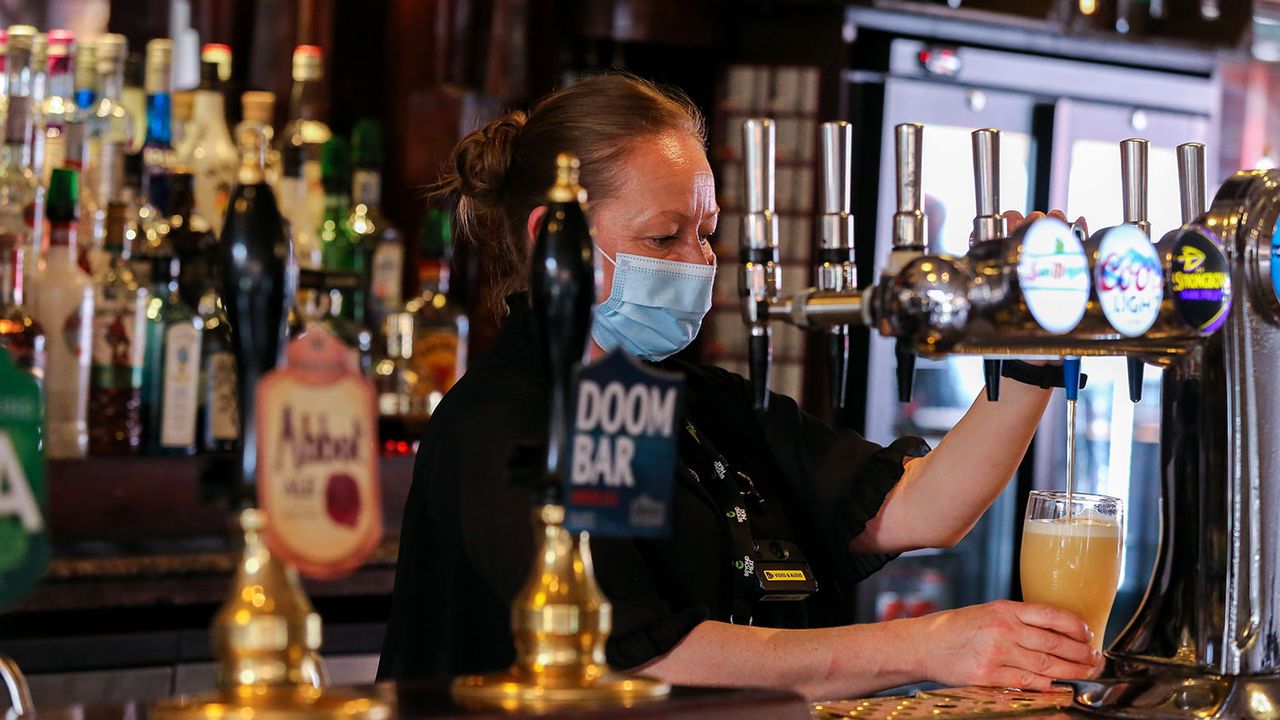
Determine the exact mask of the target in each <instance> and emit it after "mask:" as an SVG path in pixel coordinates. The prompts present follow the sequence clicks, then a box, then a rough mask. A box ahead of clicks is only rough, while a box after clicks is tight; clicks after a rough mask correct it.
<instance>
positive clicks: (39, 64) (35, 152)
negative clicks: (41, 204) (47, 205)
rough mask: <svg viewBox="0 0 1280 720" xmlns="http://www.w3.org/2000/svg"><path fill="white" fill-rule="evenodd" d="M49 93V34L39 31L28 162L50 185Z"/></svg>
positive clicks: (35, 45) (34, 41) (33, 54)
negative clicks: (46, 124) (47, 161)
mask: <svg viewBox="0 0 1280 720" xmlns="http://www.w3.org/2000/svg"><path fill="white" fill-rule="evenodd" d="M48 94H49V36H48V35H47V34H45V33H42V32H37V33H36V35H35V37H34V38H33V39H32V41H31V144H30V145H28V146H27V153H28V154H27V157H26V160H27V164H28V165H30V166H31V171H32V172H34V173H35V174H36V177H37V178H39V179H40V180H41V182H40V186H41V187H46V186H47V185H48V180H47V179H45V178H47V175H46V173H45V168H44V101H45V98H46V97H48Z"/></svg>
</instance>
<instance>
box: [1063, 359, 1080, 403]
mask: <svg viewBox="0 0 1280 720" xmlns="http://www.w3.org/2000/svg"><path fill="white" fill-rule="evenodd" d="M1062 388H1063V390H1064V391H1065V392H1066V395H1067V399H1068V400H1078V399H1079V398H1080V358H1078V357H1068V358H1063V359H1062Z"/></svg>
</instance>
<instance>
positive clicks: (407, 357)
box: [374, 207, 470, 439]
mask: <svg viewBox="0 0 1280 720" xmlns="http://www.w3.org/2000/svg"><path fill="white" fill-rule="evenodd" d="M452 235H453V228H452V221H451V220H450V216H449V213H448V211H447V210H446V209H445V208H441V207H431V208H429V209H428V210H427V214H426V217H425V219H424V223H423V229H422V235H421V236H420V244H419V250H420V252H419V262H418V280H419V287H420V292H419V294H418V296H417V297H414V298H413V299H412V300H410V301H409V302H408V303H407V304H406V305H405V308H404V310H403V311H402V312H399V313H393V314H391V315H389V316H388V317H387V319H386V322H385V324H384V325H383V334H384V337H385V342H386V345H385V348H384V353H385V354H384V356H383V357H382V358H380V359H379V362H378V365H377V366H376V368H375V371H374V384H375V386H376V387H377V389H378V397H379V399H378V406H379V412H380V414H381V415H382V416H383V418H384V420H383V424H384V430H387V431H388V432H387V433H386V436H387V437H388V438H391V439H396V437H397V436H403V437H405V438H410V439H412V438H416V437H417V436H418V430H420V426H421V423H423V422H425V420H426V418H427V417H429V416H430V415H431V413H432V412H434V411H435V407H436V405H438V404H439V403H440V399H441V398H443V397H444V394H445V393H446V392H448V391H449V389H450V388H452V387H453V384H454V383H455V382H457V380H458V378H460V377H462V375H463V373H465V372H466V370H467V336H468V334H469V330H470V322H469V321H468V319H467V316H466V314H465V313H463V312H462V311H461V310H460V309H459V308H458V305H457V304H456V303H453V302H450V301H449V297H448V292H449V257H450V249H451V247H452ZM396 425H400V426H401V430H402V432H397V430H396V429H395V426H396Z"/></svg>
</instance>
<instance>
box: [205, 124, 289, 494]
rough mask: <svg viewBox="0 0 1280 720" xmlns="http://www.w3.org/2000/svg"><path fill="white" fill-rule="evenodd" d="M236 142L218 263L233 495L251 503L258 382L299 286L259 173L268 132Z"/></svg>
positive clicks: (279, 346) (277, 355) (281, 340)
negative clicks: (237, 449)
mask: <svg viewBox="0 0 1280 720" xmlns="http://www.w3.org/2000/svg"><path fill="white" fill-rule="evenodd" d="M242 147H244V154H243V156H242V158H241V166H240V172H239V182H238V184H237V185H236V187H235V189H234V190H233V191H232V193H231V198H230V201H229V202H228V204H227V216H226V220H225V223H224V225H223V228H222V238H221V241H220V242H219V243H218V258H217V262H218V264H219V266H220V270H221V277H222V287H221V288H220V290H221V291H222V302H223V304H224V306H225V307H226V312H227V319H228V321H230V325H231V329H232V333H231V337H232V342H233V344H234V346H235V350H236V370H237V372H238V373H239V375H238V376H237V378H238V382H237V385H238V386H239V391H240V435H241V438H242V443H241V457H240V467H239V470H238V472H237V473H236V474H237V475H238V476H239V477H238V478H237V479H238V480H239V483H238V488H237V489H236V491H235V496H236V497H235V498H234V500H235V503H236V504H238V505H242V506H249V505H251V504H252V503H253V500H254V497H255V493H256V490H257V488H256V482H257V472H258V445H257V441H258V438H257V422H256V415H255V407H256V403H255V402H254V396H255V392H256V391H257V389H258V383H259V382H260V381H261V380H262V378H263V376H264V375H266V374H267V372H269V371H270V370H271V369H273V368H274V367H275V366H276V365H277V364H278V363H279V362H280V359H281V357H282V355H283V352H284V344H285V331H286V320H287V318H288V314H289V307H290V306H291V305H292V303H293V299H294V294H295V292H296V289H297V288H296V280H295V274H294V273H291V272H290V271H289V268H290V266H291V264H292V258H291V255H292V249H291V246H290V242H289V233H288V232H287V231H286V230H285V225H284V219H283V218H282V217H281V215H280V209H279V206H278V205H277V204H276V199H275V195H274V194H273V193H272V191H271V186H270V185H268V184H267V182H266V179H265V176H264V174H263V173H264V171H263V168H264V164H265V158H266V149H267V139H266V136H265V135H263V134H262V133H261V132H260V131H256V130H248V131H246V132H245V133H244V135H243V137H242Z"/></svg>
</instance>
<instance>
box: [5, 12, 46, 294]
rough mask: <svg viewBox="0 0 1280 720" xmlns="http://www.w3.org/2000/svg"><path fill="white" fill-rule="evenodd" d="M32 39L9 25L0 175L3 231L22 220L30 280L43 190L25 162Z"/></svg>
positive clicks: (39, 242) (29, 31)
mask: <svg viewBox="0 0 1280 720" xmlns="http://www.w3.org/2000/svg"><path fill="white" fill-rule="evenodd" d="M34 38H35V28H32V27H31V26H29V25H12V26H10V27H9V43H8V51H7V53H8V54H7V55H6V63H5V75H6V77H7V78H8V80H7V81H6V85H7V86H8V88H9V94H8V96H6V97H5V98H4V105H5V114H4V117H5V146H4V159H3V168H2V169H0V175H3V177H4V178H5V179H4V181H3V182H4V184H5V186H6V194H8V195H9V197H7V198H6V199H5V200H6V202H5V203H4V205H3V207H0V214H3V215H4V216H5V219H4V220H3V221H0V222H2V223H3V225H4V226H6V227H15V225H14V224H13V217H15V216H14V213H18V215H17V217H19V218H21V219H23V224H24V225H25V230H24V232H23V237H25V238H26V243H27V248H26V251H25V252H24V254H23V265H24V268H23V272H24V274H25V276H26V277H28V278H30V277H33V276H34V274H35V271H36V269H37V267H38V266H39V265H40V262H41V261H42V260H43V259H44V246H43V245H44V241H43V234H44V233H43V225H44V223H43V222H41V221H39V220H38V218H40V217H42V216H41V215H38V212H39V211H41V210H43V195H44V188H43V186H41V185H40V182H39V179H38V178H37V177H36V176H35V173H34V172H32V170H31V164H30V162H29V160H28V158H29V156H30V153H31V118H32V111H31V102H32V101H31V73H30V72H29V70H30V68H29V65H30V62H31V43H32V41H33V39H34Z"/></svg>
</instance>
